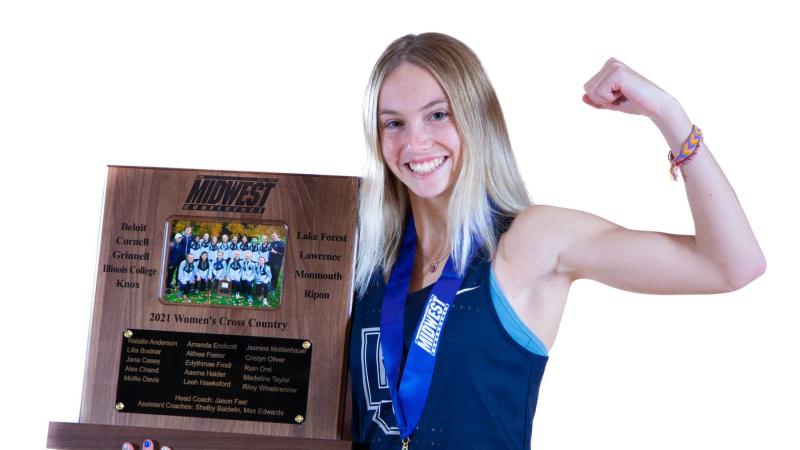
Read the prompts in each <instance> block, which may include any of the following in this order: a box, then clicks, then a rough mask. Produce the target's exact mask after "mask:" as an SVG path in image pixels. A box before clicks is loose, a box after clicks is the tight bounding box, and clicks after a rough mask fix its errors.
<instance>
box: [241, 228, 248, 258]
mask: <svg viewBox="0 0 800 450" xmlns="http://www.w3.org/2000/svg"><path fill="white" fill-rule="evenodd" d="M239 251H240V252H242V258H244V252H249V251H250V244H249V243H248V242H247V236H246V235H244V234H243V235H242V240H241V241H239Z"/></svg>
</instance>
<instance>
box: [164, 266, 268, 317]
mask: <svg viewBox="0 0 800 450" xmlns="http://www.w3.org/2000/svg"><path fill="white" fill-rule="evenodd" d="M231 286H232V285H231ZM282 287H283V271H281V274H280V275H279V276H278V283H277V285H276V286H275V290H274V291H272V292H270V293H269V295H267V296H266V297H265V299H266V301H267V302H266V305H265V304H264V303H263V301H262V299H261V298H259V297H256V295H255V285H253V289H252V291H251V292H252V296H253V304H252V305H250V304H249V303H248V302H247V294H240V298H236V295H235V294H233V293H230V294H226V293H224V294H220V293H218V292H215V291H213V290H212V289H208V290H207V291H205V292H203V291H198V292H194V293H191V294H187V295H186V296H185V297H179V296H178V295H179V291H178V287H177V282H176V283H175V288H173V289H172V290H171V291H170V292H168V293H167V294H166V295H165V296H164V301H165V302H167V303H180V304H187V305H218V306H252V307H254V308H264V309H275V308H277V307H278V306H280V302H281V298H280V296H281V289H282Z"/></svg>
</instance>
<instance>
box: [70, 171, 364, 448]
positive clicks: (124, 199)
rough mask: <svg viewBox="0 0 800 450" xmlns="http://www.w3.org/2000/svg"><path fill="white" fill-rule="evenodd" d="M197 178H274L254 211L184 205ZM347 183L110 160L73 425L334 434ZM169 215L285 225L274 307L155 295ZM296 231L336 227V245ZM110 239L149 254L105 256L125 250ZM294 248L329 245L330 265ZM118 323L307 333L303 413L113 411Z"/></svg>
mask: <svg viewBox="0 0 800 450" xmlns="http://www.w3.org/2000/svg"><path fill="white" fill-rule="evenodd" d="M198 175H212V176H223V177H226V176H227V177H231V176H239V177H260V178H273V179H275V180H276V181H277V184H276V185H275V187H274V188H273V189H272V190H271V191H270V193H269V197H268V198H267V200H266V203H265V205H264V206H265V211H264V212H263V213H260V214H254V213H236V212H219V211H202V210H184V209H183V206H184V202H185V200H186V198H187V195H188V193H189V192H190V189H191V188H192V186H193V183H194V182H195V180H196V178H197V176H198ZM358 182H359V180H358V179H357V178H354V177H337V176H319V175H290V174H273V173H258V172H230V171H208V170H189V169H163V168H148V167H120V166H110V167H109V170H108V181H107V185H106V193H105V202H104V210H103V224H102V231H101V232H102V238H101V243H100V250H99V262H98V275H97V283H96V288H95V300H94V307H93V311H92V324H91V332H90V338H89V353H88V357H87V362H86V372H85V377H84V386H83V395H82V403H81V415H80V422H81V423H88V424H103V425H115V426H129V427H146V428H151V427H152V428H162V429H178V430H203V431H209V432H220V433H244V434H252V435H270V436H284V437H299V438H315V439H338V438H340V437H341V429H342V425H343V409H344V404H345V401H344V399H345V396H346V395H348V393H347V392H345V389H344V385H345V379H346V378H345V377H346V371H347V367H346V348H347V347H346V344H347V326H348V319H349V316H350V312H351V306H352V274H353V266H354V256H355V238H356V211H355V207H356V206H355V205H356V195H357V190H358ZM175 218H183V219H196V220H209V221H225V222H243V223H244V222H255V223H265V222H273V221H274V222H281V223H286V224H287V225H288V236H287V239H286V254H285V256H284V260H283V270H284V277H283V289H282V296H281V303H280V307H279V308H277V309H275V310H265V309H257V308H245V307H218V306H197V305H184V304H165V303H162V302H161V300H160V295H161V293H162V290H163V287H162V286H163V285H164V283H165V280H164V277H165V276H166V274H165V267H166V264H165V261H166V257H167V246H168V243H169V241H170V237H169V236H168V234H167V233H169V230H168V226H167V223H168V221H169V220H171V219H175ZM123 223H127V224H142V225H145V226H146V231H144V232H140V231H123V230H122V226H123V225H122V224H123ZM298 232H300V233H303V232H308V233H323V232H324V233H328V234H333V235H346V236H347V242H344V243H342V242H334V241H321V240H320V241H313V240H299V239H297V238H298ZM119 236H124V237H126V238H140V239H141V238H148V239H149V244H148V245H147V246H145V247H142V248H137V249H136V250H137V251H138V252H144V251H146V252H149V254H150V259H149V260H148V261H144V262H142V261H126V260H118V259H115V258H114V257H113V256H112V252H114V251H131V250H132V249H131V248H130V247H124V246H121V245H120V244H119V243H118V242H117V238H118V237H119ZM123 247H124V248H123ZM301 250H302V251H304V252H317V253H331V254H338V255H341V261H337V262H335V263H334V262H331V261H309V260H301V259H300V258H299V254H300V251H301ZM112 263H116V264H119V265H126V266H128V265H131V264H134V265H139V264H141V265H144V266H146V267H149V268H155V269H157V271H158V272H157V274H156V275H153V276H149V277H148V276H140V275H136V274H130V273H128V274H118V273H106V272H104V271H103V267H104V265H105V264H112ZM298 270H305V271H311V272H335V271H338V272H340V273H341V274H342V275H343V279H342V280H341V281H337V280H310V279H301V278H298V277H296V276H295V274H296V272H295V271H298ZM119 279H122V280H125V281H137V282H139V286H140V287H138V288H120V287H118V286H117V280H119ZM305 289H312V290H318V291H325V292H329V293H330V297H331V298H330V299H322V300H320V299H316V300H312V299H309V298H304V290H305ZM160 313H165V314H169V315H172V314H174V313H180V314H186V315H192V316H201V317H202V316H220V315H225V316H226V317H228V318H231V319H239V320H245V321H247V320H248V319H251V318H256V319H258V320H269V321H271V320H279V321H284V322H287V323H288V325H287V327H286V329H285V330H282V331H279V330H275V329H265V328H256V327H249V326H244V327H230V326H229V327H223V326H220V325H212V324H186V323H176V322H174V321H173V322H170V323H164V322H157V321H150V320H149V318H150V316H151V314H160ZM129 328H139V329H148V330H167V331H184V332H193V333H214V334H235V335H245V336H248V335H250V336H270V337H280V338H291V339H307V340H309V341H311V343H312V344H313V346H314V352H313V355H312V361H311V371H310V375H309V386H308V404H307V413H306V418H305V422H303V423H302V424H300V425H296V424H280V423H271V422H260V421H244V420H225V419H209V418H198V417H179V416H170V415H167V414H165V415H154V414H135V413H124V412H118V411H116V410H115V408H114V405H115V395H116V388H117V381H118V374H119V368H120V366H119V362H120V357H121V355H120V349H121V347H122V345H121V340H122V339H123V336H122V333H123V332H124V331H125V330H126V329H129ZM252 395H259V394H257V393H256V394H252ZM192 448H212V447H196V446H193V447H192ZM214 448H216V447H214ZM230 448H234V447H230ZM236 448H239V447H236ZM241 448H245V447H241ZM246 448H250V447H246ZM281 448H282V447H281ZM286 448H290V447H286ZM291 448H294V447H291ZM320 448H321V447H320Z"/></svg>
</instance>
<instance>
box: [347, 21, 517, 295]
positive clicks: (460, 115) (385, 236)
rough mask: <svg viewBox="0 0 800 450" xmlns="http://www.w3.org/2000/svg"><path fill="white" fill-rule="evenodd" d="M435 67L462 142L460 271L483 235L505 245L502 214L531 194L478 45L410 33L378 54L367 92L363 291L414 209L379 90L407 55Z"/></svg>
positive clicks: (454, 225)
mask: <svg viewBox="0 0 800 450" xmlns="http://www.w3.org/2000/svg"><path fill="white" fill-rule="evenodd" d="M403 62H408V63H411V64H414V65H417V66H419V67H421V68H423V69H425V70H427V71H428V72H429V73H430V74H431V75H432V76H433V77H434V78H435V79H436V81H438V83H439V85H440V86H441V87H442V89H443V90H444V92H445V94H446V95H447V99H448V101H449V103H450V108H451V116H452V117H453V118H454V120H455V123H456V127H457V129H458V133H459V136H460V138H461V145H462V155H463V156H462V158H463V162H462V166H461V172H460V174H459V176H458V179H457V180H456V183H455V186H454V188H453V194H452V197H451V198H450V205H449V208H448V219H449V223H450V230H451V231H450V236H448V238H449V239H450V241H451V247H450V248H451V249H452V253H451V256H452V258H453V262H454V263H455V268H456V270H457V271H458V272H459V274H463V273H464V271H465V270H466V268H467V266H468V265H469V263H470V261H469V255H470V252H471V251H472V250H473V249H472V248H471V247H472V245H473V244H472V242H473V241H472V239H473V238H475V239H477V242H480V243H481V246H482V247H483V249H485V251H486V252H487V253H488V255H494V253H495V250H496V248H497V240H498V238H499V236H497V234H496V233H497V232H496V230H495V227H494V221H495V219H496V217H495V216H497V215H500V216H505V217H506V218H510V219H513V217H516V215H517V214H519V213H520V212H521V211H522V210H523V209H525V208H526V207H528V206H530V204H531V201H530V199H529V197H528V194H527V192H526V190H525V187H524V185H523V183H522V178H521V177H520V175H519V171H518V170H517V165H516V162H515V160H514V155H513V154H512V152H511V143H510V141H509V138H508V131H507V129H506V124H505V119H504V118H503V111H502V109H501V108H500V102H499V101H498V100H497V95H496V94H495V91H494V88H493V87H492V85H491V83H490V82H489V78H488V77H487V75H486V72H485V71H484V70H483V66H482V65H481V63H480V60H478V57H477V56H476V55H475V53H473V52H472V50H470V48H469V47H467V46H466V45H465V44H464V43H462V42H461V41H459V40H457V39H455V38H452V37H450V36H448V35H445V34H441V33H423V34H418V35H414V34H409V35H406V36H403V37H401V38H399V39H397V40H395V41H394V42H392V43H391V44H389V46H388V47H387V48H386V50H384V52H383V54H382V55H381V56H380V58H378V61H377V62H376V63H375V67H374V68H373V70H372V74H371V76H370V79H369V83H368V84H367V89H366V92H365V96H364V133H365V137H366V140H367V147H368V151H369V155H368V158H367V167H366V173H365V175H364V179H363V181H362V184H361V188H360V191H359V200H358V203H359V216H358V224H359V234H358V256H357V263H356V276H355V287H356V291H357V292H358V293H359V294H363V293H364V292H365V291H366V288H367V287H368V285H369V282H370V279H371V277H372V275H373V273H374V272H375V270H376V269H378V268H383V270H384V271H389V270H390V269H391V267H392V265H393V264H394V262H395V260H396V259H397V254H398V252H399V248H400V242H401V240H402V233H403V228H404V226H405V221H406V220H407V217H408V216H407V214H408V208H409V204H408V191H407V189H406V187H405V186H404V185H403V184H402V183H401V182H400V180H398V179H397V178H396V177H395V176H394V174H393V173H392V172H391V171H390V170H389V168H388V167H387V165H386V163H385V162H384V160H383V157H382V152H381V146H380V145H381V144H380V136H379V131H378V95H379V93H380V89H381V86H382V85H383V81H384V80H385V79H386V77H387V76H389V74H390V73H392V71H394V70H395V69H396V68H397V67H398V66H399V65H400V64H401V63H403Z"/></svg>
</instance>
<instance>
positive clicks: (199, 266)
mask: <svg viewBox="0 0 800 450" xmlns="http://www.w3.org/2000/svg"><path fill="white" fill-rule="evenodd" d="M195 269H196V270H197V287H198V288H199V290H200V291H202V292H205V291H207V290H208V280H210V279H211V261H209V260H208V252H206V251H205V250H204V251H202V252H201V253H200V259H198V260H197V262H196V263H195Z"/></svg>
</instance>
